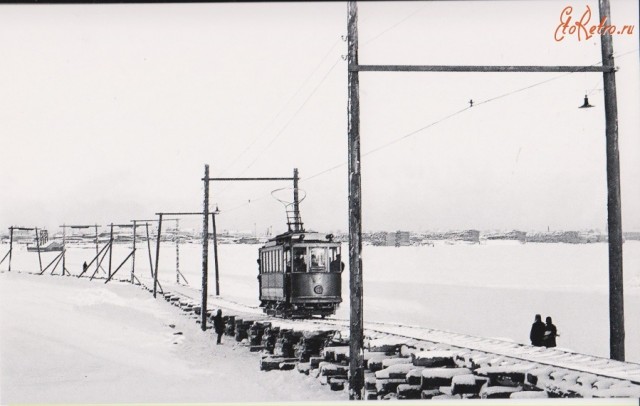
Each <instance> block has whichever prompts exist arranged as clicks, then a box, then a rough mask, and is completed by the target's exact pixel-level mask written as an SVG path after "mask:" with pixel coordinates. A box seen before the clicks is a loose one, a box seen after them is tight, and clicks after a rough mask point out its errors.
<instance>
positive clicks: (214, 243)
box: [211, 210, 220, 296]
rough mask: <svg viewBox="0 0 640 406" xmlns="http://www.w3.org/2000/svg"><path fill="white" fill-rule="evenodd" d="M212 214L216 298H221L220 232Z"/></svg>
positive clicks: (214, 214)
mask: <svg viewBox="0 0 640 406" xmlns="http://www.w3.org/2000/svg"><path fill="white" fill-rule="evenodd" d="M217 211H218V210H216V212H215V213H211V223H212V225H213V267H214V269H215V273H216V296H220V275H219V274H218V236H217V234H218V232H217V230H216V214H218V213H217Z"/></svg>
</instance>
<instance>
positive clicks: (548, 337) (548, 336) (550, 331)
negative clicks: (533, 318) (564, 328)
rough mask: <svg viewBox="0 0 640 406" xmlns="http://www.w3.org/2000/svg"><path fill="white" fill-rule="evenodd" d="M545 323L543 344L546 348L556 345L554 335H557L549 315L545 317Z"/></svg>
mask: <svg viewBox="0 0 640 406" xmlns="http://www.w3.org/2000/svg"><path fill="white" fill-rule="evenodd" d="M546 320H547V324H546V326H545V327H544V339H543V344H544V346H545V347H547V348H551V347H555V346H556V337H559V334H558V330H557V329H556V326H555V325H554V324H553V323H552V322H551V317H547V319H546Z"/></svg>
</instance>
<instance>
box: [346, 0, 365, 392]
mask: <svg viewBox="0 0 640 406" xmlns="http://www.w3.org/2000/svg"><path fill="white" fill-rule="evenodd" d="M347 25H348V28H347V29H348V31H347V32H348V49H349V55H348V69H349V101H348V109H349V110H348V130H349V158H348V161H349V270H350V278H349V288H350V297H351V302H350V304H351V315H350V319H351V323H350V325H351V328H350V334H351V335H350V337H351V338H350V340H349V354H350V356H349V373H350V376H349V399H352V400H359V399H362V397H363V396H362V391H363V388H364V352H363V344H364V343H363V339H364V334H363V324H364V318H363V314H362V311H363V309H362V254H361V252H362V221H361V220H362V200H361V198H362V194H361V190H360V95H359V86H360V83H359V77H358V70H357V65H358V7H357V5H356V2H355V1H349V4H348V20H347Z"/></svg>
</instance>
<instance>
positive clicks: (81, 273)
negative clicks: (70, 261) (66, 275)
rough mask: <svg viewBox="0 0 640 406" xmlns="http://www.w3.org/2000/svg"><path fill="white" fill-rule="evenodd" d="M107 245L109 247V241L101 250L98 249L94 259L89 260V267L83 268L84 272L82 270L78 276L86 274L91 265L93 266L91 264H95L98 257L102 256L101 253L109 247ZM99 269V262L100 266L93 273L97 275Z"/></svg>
mask: <svg viewBox="0 0 640 406" xmlns="http://www.w3.org/2000/svg"><path fill="white" fill-rule="evenodd" d="M107 247H109V243H107V244H105V245H104V247H102V249H101V250H100V251H98V253H97V254H96V256H95V257H93V259H92V260H91V262H89V264H88V265H87V269H83V270H82V272H80V275H78V278H80V277H81V276H82V275H84V273H85V272H87V270H88V269H89V267H90V266H91V264H93V262H94V261H96V260H97V259H98V257H99V256H100V254H102V252H104V250H105V249H107ZM98 269H99V263H98V266H96V270H95V271H94V272H93V275H95V274H96V273H97V272H98Z"/></svg>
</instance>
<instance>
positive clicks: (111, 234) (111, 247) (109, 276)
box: [108, 223, 113, 279]
mask: <svg viewBox="0 0 640 406" xmlns="http://www.w3.org/2000/svg"><path fill="white" fill-rule="evenodd" d="M112 257H113V223H111V231H109V275H108V279H111V258H112Z"/></svg>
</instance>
